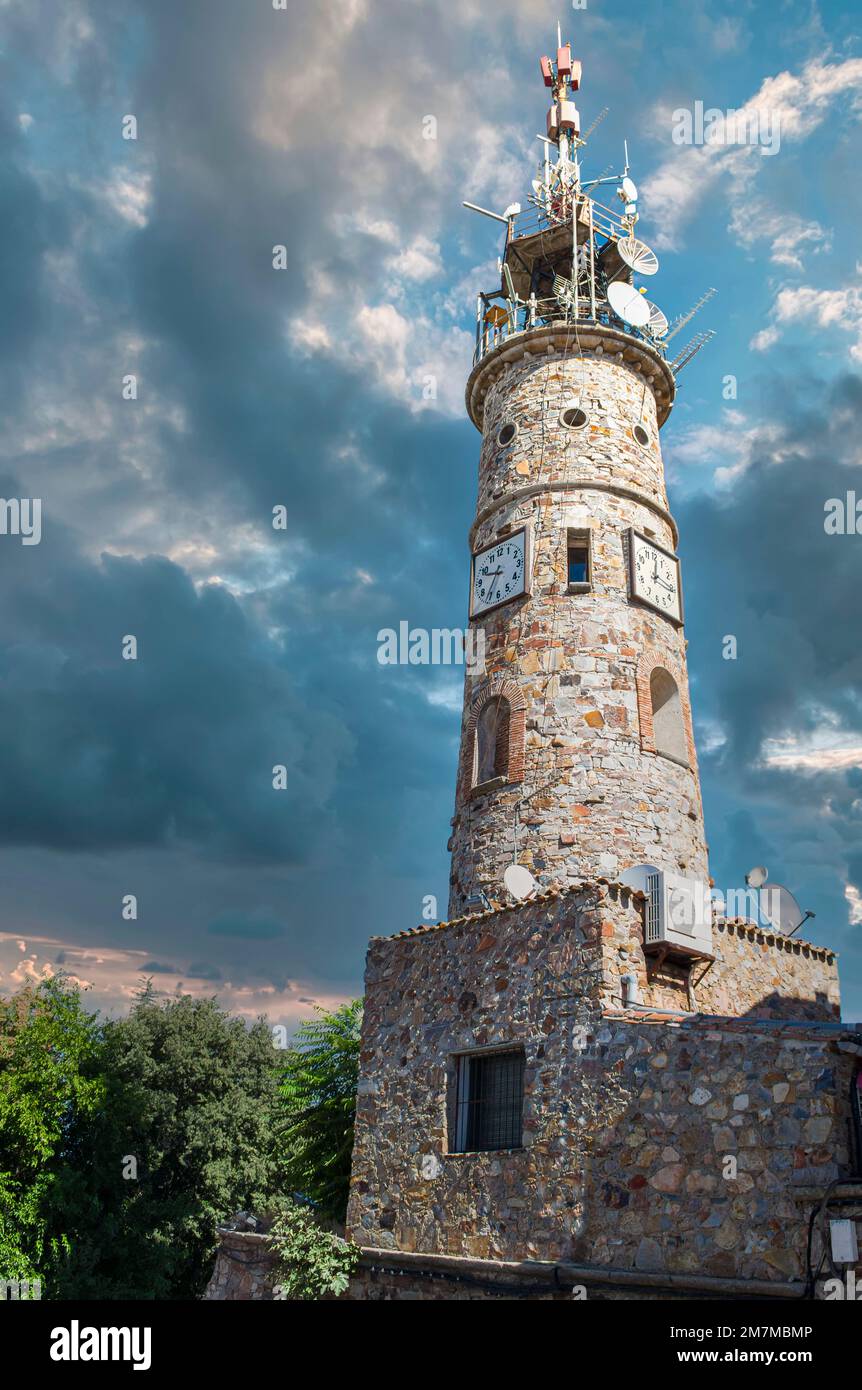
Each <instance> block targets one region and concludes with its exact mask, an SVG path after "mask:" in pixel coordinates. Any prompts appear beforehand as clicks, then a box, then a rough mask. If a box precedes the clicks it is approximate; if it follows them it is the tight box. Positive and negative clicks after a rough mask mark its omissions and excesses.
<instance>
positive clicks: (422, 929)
mask: <svg viewBox="0 0 862 1390" xmlns="http://www.w3.org/2000/svg"><path fill="white" fill-rule="evenodd" d="M598 886H601V887H603V888H613V889H616V890H617V891H618V892H620V893H623V894H624V895H627V896H628V897H630V898H632V899H633V900H634V901H635V902H645V901H646V898H645V895H644V894H643V893H642V892H641V891H640V889H639V888H632V887H631V885H630V884H628V883H621V882H620V880H619V879H611V878H595V879H591V880H586V879H582V880H579V881H578V882H577V883H573V884H568V885H567V886H566V887H565V888H560V887H553V888H546V889H545V890H544V892H542V893H537V894H536V896H535V897H534V898H527V899H525V902H524V903H498V902H495V903H494V904H493V905H492V906H491V907H490V908H489V909H486V911H484V912H469V913H467V914H465V916H463V917H452V918H451V919H450V920H449V921H448V922H423V923H422V924H421V925H420V926H418V927H408V928H407V930H406V931H398V932H393V933H392V934H391V935H390V936H388V937H382V936H373V937H372V938H371V940H372V941H397V940H400V939H403V938H404V937H408V936H424V935H427V933H428V932H435V931H443V929H444V928H445V927H458V926H461V925H462V924H463V923H465V922H489V921H490V920H491V918H492V917H499V916H500V915H501V913H503V912H514V911H515V910H516V909H517V908H518V907H521V906H525V905H526V903H544V902H553V901H554V900H555V899H556V898H567V897H570V896H571V895H572V894H575V893H585V892H588V891H589V889H590V888H595V887H598ZM713 926H715V927H716V928H718V929H719V930H721V929H723V928H725V927H733V928H734V929H735V930H736V931H738V932H740V934H742V933H744V934H746V935H747V936H748V938H749V940H752V941H753V940H754V939H755V937H756V936H759V937H760V939H761V940H762V941H764V942H765V943H766V944H767V945H769V946H777V947H778V948H779V950H794V949H795V948H796V947H797V946H798V947H801V948H804V949H805V950H808V951H815V952H816V953H817V954H818V955H820V956H821V957H823V958H824V959H828V960H834V959H835V958H836V956H837V952H836V951H832V950H830V949H829V947H828V946H817V945H815V943H814V942H812V941H802V940H800V939H799V938H798V937H796V936H783V935H782V934H781V933H780V932H773V931H769V929H768V928H764V927H760V926H758V924H757V923H756V922H752V921H750V920H749V919H748V918H746V917H719V918H716V919H715V920H714V922H713Z"/></svg>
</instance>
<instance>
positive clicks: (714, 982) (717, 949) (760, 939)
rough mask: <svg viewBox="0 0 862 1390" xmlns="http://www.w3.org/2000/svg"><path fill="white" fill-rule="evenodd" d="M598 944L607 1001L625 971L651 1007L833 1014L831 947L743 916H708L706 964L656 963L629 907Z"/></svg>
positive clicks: (618, 990)
mask: <svg viewBox="0 0 862 1390" xmlns="http://www.w3.org/2000/svg"><path fill="white" fill-rule="evenodd" d="M602 947H603V954H604V973H605V977H606V981H607V982H608V991H607V995H608V998H609V1000H610V1002H611V1003H612V1005H613V1006H614V1007H619V1006H620V1005H621V1003H622V1002H623V1001H622V993H623V991H622V984H621V978H622V976H623V975H626V974H628V973H633V974H635V975H636V976H637V979H638V986H639V991H640V999H641V1002H642V1003H643V1004H644V1005H647V1006H652V1007H653V1008H656V1009H669V1010H673V1011H676V1012H681V1013H700V1014H721V1015H733V1016H737V1017H741V1016H744V1017H747V1018H786V1019H812V1020H823V1021H825V1022H829V1021H832V1020H836V1019H838V1018H840V1016H841V1004H840V991H839V984H838V965H837V957H836V955H835V952H834V951H830V950H828V949H827V948H826V947H824V946H815V945H813V944H812V943H811V942H808V941H798V940H797V939H796V938H795V937H787V936H781V935H779V934H778V933H774V932H769V931H764V930H763V929H762V928H760V927H757V926H755V925H753V924H752V923H750V922H745V921H732V922H728V921H723V920H721V919H719V920H717V921H714V923H713V930H712V952H713V954H714V955H715V961H714V962H713V963H712V964H709V963H708V962H706V961H696V962H695V963H694V964H693V965H692V966H688V965H684V964H681V963H679V962H676V961H664V962H662V963H661V964H659V961H658V960H657V958H656V957H655V956H650V957H648V956H645V954H644V951H643V930H642V923H641V921H640V920H639V919H638V918H637V917H636V916H635V914H633V913H630V914H628V916H620V917H617V918H616V919H615V922H614V935H613V936H609V937H605V938H604V939H603V942H602Z"/></svg>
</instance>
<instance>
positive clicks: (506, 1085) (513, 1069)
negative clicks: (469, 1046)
mask: <svg viewBox="0 0 862 1390" xmlns="http://www.w3.org/2000/svg"><path fill="white" fill-rule="evenodd" d="M456 1084H457V1093H456V1099H455V1144H454V1147H453V1149H452V1152H453V1153H470V1152H476V1151H477V1150H483V1151H489V1150H494V1149H519V1148H520V1147H521V1143H522V1116H523V1109H524V1054H523V1052H522V1051H520V1050H517V1051H511V1052H488V1053H474V1054H472V1055H465V1056H461V1057H458V1058H457V1077H456Z"/></svg>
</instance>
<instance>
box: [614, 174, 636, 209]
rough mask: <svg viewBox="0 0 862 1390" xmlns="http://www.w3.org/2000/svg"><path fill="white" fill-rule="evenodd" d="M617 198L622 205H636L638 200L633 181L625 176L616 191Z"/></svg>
mask: <svg viewBox="0 0 862 1390" xmlns="http://www.w3.org/2000/svg"><path fill="white" fill-rule="evenodd" d="M617 196H618V197H619V198H621V199H622V201H623V202H624V203H636V202H637V200H638V190H637V184H636V183H635V181H634V179H630V178H629V177H628V176H627V175H626V176H625V177H623V178H622V179H621V180H620V186H619V188H618V189H617Z"/></svg>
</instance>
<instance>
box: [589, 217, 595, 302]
mask: <svg viewBox="0 0 862 1390" xmlns="http://www.w3.org/2000/svg"><path fill="white" fill-rule="evenodd" d="M589 204H590V313H591V314H592V316H593V323H595V322H596V238H595V235H594V233H593V200H592V198H590V199H589Z"/></svg>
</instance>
